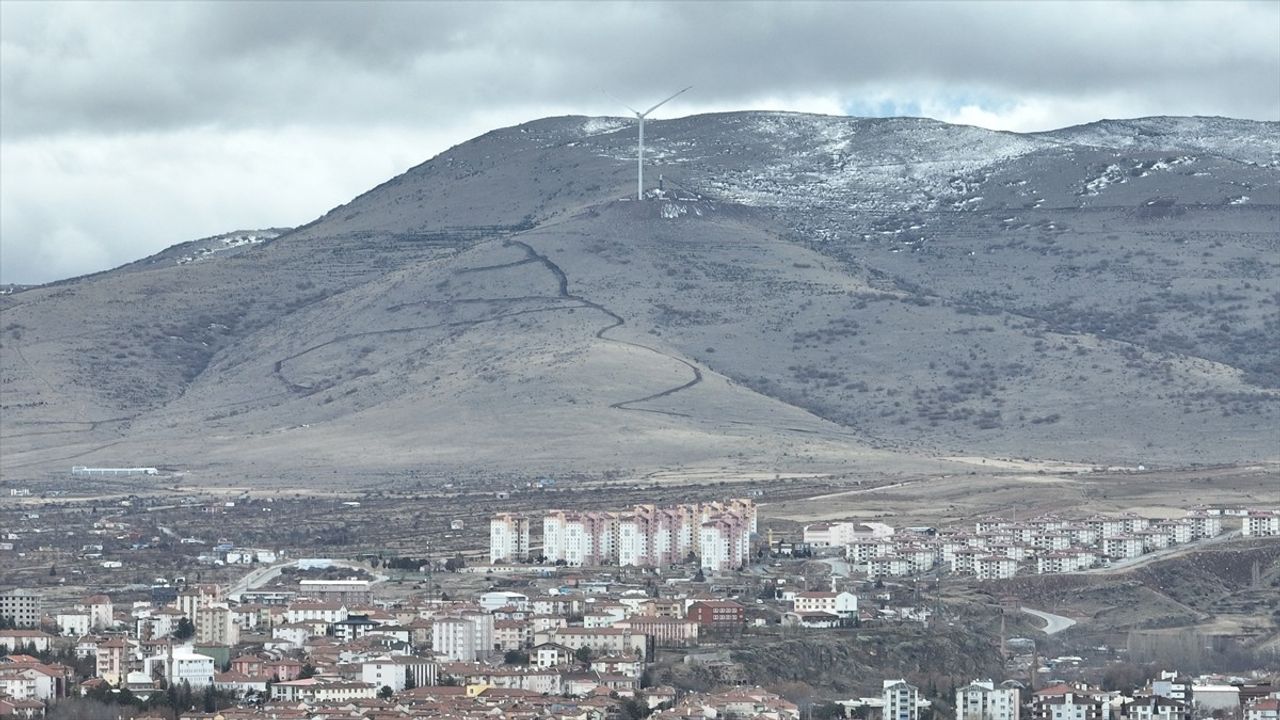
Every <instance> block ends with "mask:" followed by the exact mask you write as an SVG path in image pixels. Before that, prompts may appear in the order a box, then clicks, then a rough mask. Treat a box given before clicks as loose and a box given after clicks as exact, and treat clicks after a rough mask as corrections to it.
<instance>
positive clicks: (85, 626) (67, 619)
mask: <svg viewBox="0 0 1280 720" xmlns="http://www.w3.org/2000/svg"><path fill="white" fill-rule="evenodd" d="M53 619H54V622H56V623H58V627H59V628H60V629H61V630H62V634H63V636H65V637H83V636H85V635H88V634H89V630H90V628H92V627H93V625H92V623H90V622H89V613H86V612H70V613H58V614H57V615H55V616H54V618H53Z"/></svg>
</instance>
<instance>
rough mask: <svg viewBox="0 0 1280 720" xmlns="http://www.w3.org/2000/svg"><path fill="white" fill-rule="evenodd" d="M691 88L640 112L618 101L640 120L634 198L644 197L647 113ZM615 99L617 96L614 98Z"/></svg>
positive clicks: (690, 87)
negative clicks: (645, 122)
mask: <svg viewBox="0 0 1280 720" xmlns="http://www.w3.org/2000/svg"><path fill="white" fill-rule="evenodd" d="M692 89H693V86H692V85H690V86H689V87H687V88H685V89H684V90H681V91H680V92H678V93H676V94H675V95H672V96H671V97H669V98H667V99H666V100H663V101H662V102H660V103H658V104H657V105H654V106H653V107H651V108H649V109H648V110H645V111H644V112H640V111H639V110H637V109H635V108H633V107H631V106H630V105H628V104H626V103H624V102H622V101H621V100H619V101H618V102H620V103H621V104H622V107H624V108H626V109H628V110H630V111H631V112H633V113H635V114H636V120H639V121H640V141H639V143H637V145H636V199H637V200H643V199H644V119H645V118H646V117H648V116H649V113H651V112H653V111H654V110H657V109H658V108H660V107H662V106H663V105H666V104H667V103H669V102H671V101H672V100H675V99H676V96H677V95H683V94H684V93H686V92H688V91H690V90H692ZM616 99H617V98H615V100H616Z"/></svg>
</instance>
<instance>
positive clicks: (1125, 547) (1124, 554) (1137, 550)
mask: <svg viewBox="0 0 1280 720" xmlns="http://www.w3.org/2000/svg"><path fill="white" fill-rule="evenodd" d="M1145 548H1146V546H1145V544H1144V543H1143V542H1142V538H1140V537H1138V536H1136V535H1118V536H1116V537H1109V538H1106V539H1104V540H1103V541H1102V553H1103V554H1104V555H1107V556H1109V557H1110V558H1111V559H1112V560H1128V559H1131V558H1136V557H1138V556H1140V555H1142V552H1143V550H1144V549H1145Z"/></svg>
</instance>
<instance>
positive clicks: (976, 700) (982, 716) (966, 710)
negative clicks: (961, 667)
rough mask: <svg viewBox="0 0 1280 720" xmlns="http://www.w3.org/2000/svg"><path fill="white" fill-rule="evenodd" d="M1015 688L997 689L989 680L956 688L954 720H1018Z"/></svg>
mask: <svg viewBox="0 0 1280 720" xmlns="http://www.w3.org/2000/svg"><path fill="white" fill-rule="evenodd" d="M1019 704H1020V702H1019V698H1018V690H1017V688H997V687H996V685H995V683H994V682H992V681H991V680H975V681H973V682H971V683H969V684H968V685H965V686H964V687H960V688H956V720H1018V714H1019Z"/></svg>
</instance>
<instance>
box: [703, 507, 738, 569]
mask: <svg viewBox="0 0 1280 720" xmlns="http://www.w3.org/2000/svg"><path fill="white" fill-rule="evenodd" d="M698 538H699V540H698V550H699V552H698V558H699V560H700V561H701V564H702V569H703V570H707V571H711V572H727V571H729V570H736V569H737V568H740V567H742V566H743V565H746V564H747V561H748V560H749V559H750V558H751V528H750V526H749V524H748V522H747V520H746V519H745V518H742V517H741V516H739V515H736V514H734V513H725V514H723V515H718V516H715V517H713V518H712V519H710V520H708V521H706V522H704V523H702V529H701V531H700V533H699V535H698Z"/></svg>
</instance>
